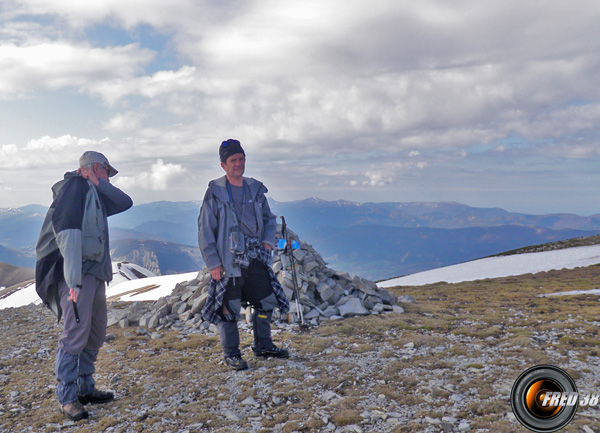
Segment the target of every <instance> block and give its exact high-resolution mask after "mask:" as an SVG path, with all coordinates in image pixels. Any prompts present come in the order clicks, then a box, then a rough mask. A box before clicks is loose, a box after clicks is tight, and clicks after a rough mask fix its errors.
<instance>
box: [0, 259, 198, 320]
mask: <svg viewBox="0 0 600 433" xmlns="http://www.w3.org/2000/svg"><path fill="white" fill-rule="evenodd" d="M112 266H113V280H112V282H111V283H110V285H109V287H108V288H107V290H106V294H107V297H108V296H110V293H111V291H112V290H115V289H117V287H119V286H120V285H121V284H123V283H125V282H134V283H135V282H137V284H138V285H140V286H144V285H146V284H147V283H145V281H146V280H149V278H161V277H156V274H155V273H153V272H151V271H149V270H147V269H144V268H142V267H141V266H138V265H135V264H133V263H128V262H113V264H112ZM196 274H197V273H194V277H195V276H196ZM173 277H175V276H173ZM179 277H181V276H179ZM164 278H166V277H164ZM190 279H192V278H190ZM179 281H183V277H182V279H180V280H179ZM173 287H174V285H173ZM119 293H120V292H119ZM159 297H160V296H159ZM156 299H158V297H157V298H156ZM134 300H139V299H134ZM41 302H42V301H41V300H40V298H39V297H38V295H37V293H36V291H35V284H29V285H28V286H24V287H22V288H21V289H19V290H17V291H15V292H14V293H12V294H11V295H9V296H7V297H5V298H3V299H0V310H3V309H4V308H16V307H21V306H23V305H28V304H31V303H33V304H36V305H37V304H40V303H41Z"/></svg>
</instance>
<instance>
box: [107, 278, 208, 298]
mask: <svg viewBox="0 0 600 433" xmlns="http://www.w3.org/2000/svg"><path fill="white" fill-rule="evenodd" d="M197 275H198V272H189V273H187V274H176V275H163V276H160V277H150V278H144V279H142V280H131V281H125V282H123V283H120V284H117V285H113V284H111V285H110V286H109V287H108V289H107V290H106V297H107V298H109V299H111V300H116V299H120V300H121V301H156V300H157V299H159V298H161V297H163V296H168V295H170V294H171V292H172V291H173V289H174V288H175V286H176V285H177V283H182V282H184V281H189V280H193V279H194V278H196V276H197ZM148 289H150V290H148Z"/></svg>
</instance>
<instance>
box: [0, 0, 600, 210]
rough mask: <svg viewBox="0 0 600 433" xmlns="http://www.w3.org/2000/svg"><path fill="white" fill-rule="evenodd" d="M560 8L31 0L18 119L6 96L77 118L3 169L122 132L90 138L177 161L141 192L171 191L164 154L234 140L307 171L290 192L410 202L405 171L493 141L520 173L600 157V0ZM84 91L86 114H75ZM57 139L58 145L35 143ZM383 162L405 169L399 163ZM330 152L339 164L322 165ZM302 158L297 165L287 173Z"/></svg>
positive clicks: (7, 155)
mask: <svg viewBox="0 0 600 433" xmlns="http://www.w3.org/2000/svg"><path fill="white" fill-rule="evenodd" d="M543 6H544V5H543V4H542V3H540V2H536V1H534V2H529V3H523V2H517V1H516V0H507V1H506V2H498V3H493V2H476V1H474V0H466V1H459V2H453V3H451V4H450V3H448V2H444V1H441V0H431V1H425V2H414V1H410V0H398V1H396V2H392V1H384V2H372V1H367V0H357V1H352V2H348V1H342V0H328V1H325V2H324V1H321V0H306V1H304V2H302V3H296V2H281V1H276V0H249V1H247V2H233V3H231V2H214V1H209V0H199V1H195V2H189V1H186V0H173V1H170V2H164V1H160V0H118V1H117V0H106V1H101V2H73V1H71V0H54V1H48V0H15V1H12V2H10V7H7V8H5V9H4V10H3V12H0V20H3V21H2V24H3V25H2V26H0V116H1V115H2V114H3V113H2V108H3V107H2V104H3V101H2V99H4V100H5V102H4V104H5V106H6V107H7V108H6V112H9V110H10V107H9V104H10V103H11V102H13V101H14V99H15V98H17V99H18V101H17V102H19V103H21V102H23V101H27V100H28V99H27V98H29V99H30V100H31V103H32V104H37V103H39V102H40V100H41V99H43V98H44V97H45V96H47V95H51V96H52V97H54V98H56V99H55V100H56V101H59V103H58V104H54V106H53V108H54V109H55V110H56V111H57V112H62V113H64V114H63V121H62V123H59V124H57V125H56V126H54V125H52V126H49V125H45V124H44V122H40V121H39V119H38V118H35V119H32V120H31V123H30V124H29V125H27V124H26V123H24V124H23V125H24V126H25V127H21V125H19V129H20V131H30V132H21V134H22V135H21V136H23V135H25V134H29V136H26V138H24V139H23V140H22V141H18V140H16V139H15V138H14V137H15V135H16V134H13V135H8V136H7V137H8V138H6V142H7V143H15V144H14V146H13V145H10V144H5V143H0V146H9V147H6V148H5V147H0V155H2V161H0V166H2V167H7V166H11V167H16V166H23V167H30V166H32V165H35V163H37V162H38V161H39V160H40V155H44V152H48V154H47V155H46V157H45V159H44V161H45V162H47V163H48V164H52V165H53V166H57V165H58V164H60V161H63V163H64V161H67V160H74V159H76V158H74V154H76V153H79V151H80V150H81V149H80V148H79V145H78V144H77V143H76V142H75V141H74V140H71V141H69V140H68V139H63V140H62V141H61V140H58V138H60V136H61V135H64V136H70V137H72V138H74V137H75V136H82V135H85V136H88V137H102V136H104V134H107V133H109V134H111V136H110V141H109V142H106V143H104V142H102V140H99V139H98V140H92V141H91V142H90V143H89V145H90V146H94V145H103V146H105V147H106V148H107V149H108V150H110V151H111V153H113V152H114V154H115V155H117V156H118V157H119V158H120V159H121V160H122V161H123V162H125V163H126V166H127V165H128V163H127V161H128V160H130V159H133V158H139V159H140V160H142V161H148V160H152V161H157V159H158V160H162V161H163V162H162V163H161V164H162V168H160V166H161V164H158V162H157V164H155V165H158V166H159V168H155V169H152V168H150V169H148V171H146V172H145V175H142V174H140V175H138V176H133V177H131V178H129V179H130V180H129V181H130V182H133V183H135V185H136V186H139V184H140V183H144V184H145V185H146V186H145V187H147V188H150V189H153V190H156V191H166V189H164V188H167V189H168V188H169V187H170V186H171V185H176V184H177V182H178V180H180V179H181V177H177V176H176V175H177V170H176V169H175V168H174V167H171V168H169V164H165V163H164V161H166V160H168V161H172V164H171V165H174V166H177V165H178V161H179V159H181V160H185V161H186V162H185V164H186V167H188V168H189V170H190V173H193V174H194V175H195V174H196V173H198V172H199V170H198V167H204V166H207V165H209V163H208V162H206V161H205V160H206V158H204V156H205V155H214V154H215V153H216V145H217V143H218V142H219V141H220V140H222V139H223V138H228V137H231V136H233V137H237V138H240V139H241V140H242V142H243V143H244V144H245V145H246V146H247V149H248V150H249V151H250V154H249V156H250V159H249V161H250V162H252V161H259V162H263V163H264V162H266V161H268V163H269V164H271V166H272V167H274V168H273V169H272V170H273V171H275V172H277V173H280V172H283V173H289V172H293V173H294V174H293V182H291V181H290V182H289V185H286V187H287V188H289V189H292V188H296V189H297V190H300V189H302V188H301V186H302V185H303V184H306V185H309V186H310V187H311V188H314V189H316V190H317V191H322V190H323V189H321V190H319V189H318V188H319V185H318V183H320V184H321V186H322V187H323V188H325V187H327V188H332V189H333V188H339V190H340V191H341V189H342V188H343V187H348V186H349V187H352V191H353V192H357V191H365V190H373V189H379V190H382V191H383V190H385V189H386V188H387V190H388V191H389V192H390V193H392V194H395V193H396V192H395V189H394V186H395V184H394V186H390V185H391V184H393V183H394V182H393V181H399V179H400V176H401V175H402V173H403V172H407V173H409V174H410V176H414V179H412V181H413V182H415V185H416V186H417V187H419V182H425V183H427V182H429V181H428V180H427V179H424V177H423V176H422V175H421V177H419V174H418V171H420V170H421V171H423V172H434V171H435V170H438V171H436V174H437V173H439V176H440V178H442V177H443V176H447V178H451V177H452V176H457V174H456V173H457V172H458V170H457V166H458V165H460V166H461V168H464V167H466V166H467V165H468V164H472V163H473V161H474V160H475V159H476V158H475V157H474V156H473V155H474V153H475V152H473V151H472V150H473V149H474V148H478V147H479V148H484V149H496V152H491V151H490V152H484V154H483V155H484V156H483V157H482V158H480V159H478V161H482V160H483V159H484V157H486V158H488V159H487V163H488V164H490V162H489V161H491V160H492V159H493V157H496V158H497V160H498V161H497V162H496V163H497V164H505V165H506V167H507V168H508V169H512V166H513V165H514V164H513V163H514V162H515V161H518V162H521V163H523V164H528V166H529V167H536V166H538V165H540V164H541V165H544V164H549V165H552V164H558V163H557V162H556V161H557V160H559V159H560V158H564V157H567V158H572V159H573V160H577V161H583V160H585V158H600V155H599V152H598V151H597V150H596V149H599V148H600V146H598V138H597V137H598V134H597V126H596V125H597V119H598V115H599V114H600V108H599V107H600V89H599V88H598V86H597V71H598V68H599V67H600V55H599V54H598V53H600V37H598V36H600V27H599V26H598V25H597V22H598V21H599V20H600V4H598V3H597V2H593V1H589V0H588V1H585V0H581V1H579V0H576V1H575V3H564V4H556V5H553V7H552V8H548V7H543ZM145 32H147V33H151V35H150V37H149V38H147V39H146V38H144V37H143V35H144V34H145ZM140 35H142V36H140ZM73 93H76V94H77V96H78V102H80V101H84V102H81V103H82V106H81V107H79V106H78V107H70V106H68V104H66V103H65V104H64V105H63V104H61V102H62V100H61V95H64V94H73ZM8 99H11V100H10V101H7V100H8ZM85 101H87V104H88V105H85V106H83V105H84V104H86V102H85ZM23 103H24V102H23ZM34 106H35V108H38V106H37V105H34ZM80 109H81V111H82V112H84V113H86V116H87V115H88V113H89V119H84V121H82V122H80V123H81V125H77V126H78V127H80V128H81V129H79V130H77V132H73V125H72V124H70V123H69V110H71V112H72V110H80ZM30 111H31V112H35V109H33V108H32V109H31V110H30ZM23 117H26V116H23ZM23 122H25V121H23ZM49 123H50V122H48V124H49ZM174 125H178V126H174ZM2 127H3V129H4V128H5V126H4V124H3V125H2ZM101 128H103V129H101ZM81 131H84V132H83V133H82V132H81ZM43 136H48V137H50V138H49V140H48V142H45V141H44V140H42V141H43V143H37V141H38V140H40V139H38V138H36V139H34V140H31V138H32V137H43ZM52 137H54V138H52ZM511 137H515V140H517V141H519V140H520V144H519V145H515V146H513V145H511V144H509V143H507V140H508V139H509V138H511ZM78 140H81V139H78ZM35 146H41V147H40V148H39V150H40V152H38V154H34V153H35V149H34V148H35ZM81 146H82V147H85V145H81ZM501 149H504V151H502V152H499V151H500V150H501ZM373 154H376V157H377V158H378V159H379V160H381V161H389V162H395V161H400V162H399V163H398V165H397V166H395V167H389V168H388V167H386V168H385V169H384V170H382V168H381V166H377V165H372V164H371V160H372V155H373ZM324 155H325V158H327V162H328V167H327V170H321V171H319V170H318V169H315V167H323V158H324ZM210 157H211V158H212V157H213V156H210ZM183 158H185V159H183ZM406 160H410V161H406ZM31 161H33V162H31ZM290 161H292V164H294V165H296V166H297V169H296V167H292V168H289V167H288V168H285V169H284V167H285V166H286V165H291V164H290ZM453 164H454V165H453ZM257 165H259V164H257ZM180 167H181V168H182V166H180ZM440 167H442V168H443V170H446V171H445V172H442V171H440ZM427 168H430V169H431V170H426V169H427ZM485 168H486V167H485V166H478V167H475V169H474V171H477V172H479V173H483V175H485V171H486V170H485ZM388 169H389V170H390V171H389V172H388V171H387V170H388ZM161 170H164V171H161ZM328 172H329V173H328ZM365 172H367V173H368V174H365V177H364V178H363V177H361V176H362V173H365ZM169 173H170V174H169ZM265 173H266V174H267V175H268V174H269V172H268V171H266V170H265ZM315 173H316V174H317V175H318V177H319V182H317V181H315V180H314V179H312V178H311V176H314V175H315ZM179 174H180V175H181V173H179ZM170 176H171V177H170ZM322 177H323V178H322ZM402 180H403V181H405V178H404V177H402ZM284 183H285V182H283V181H282V182H281V183H280V184H279V185H283V184H284ZM292 183H293V185H292ZM490 183H492V182H490ZM374 187H376V188H374ZM190 188H191V187H190ZM307 194H309V195H316V194H317V192H312V193H311V192H307ZM368 198H370V197H368ZM555 201H556V200H555Z"/></svg>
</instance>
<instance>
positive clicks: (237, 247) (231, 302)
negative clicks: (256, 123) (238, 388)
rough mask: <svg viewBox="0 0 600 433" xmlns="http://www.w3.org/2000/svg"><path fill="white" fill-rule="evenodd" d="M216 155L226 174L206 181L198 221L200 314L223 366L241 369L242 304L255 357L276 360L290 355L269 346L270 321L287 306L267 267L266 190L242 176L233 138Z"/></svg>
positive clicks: (270, 218) (271, 223)
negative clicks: (203, 293)
mask: <svg viewBox="0 0 600 433" xmlns="http://www.w3.org/2000/svg"><path fill="white" fill-rule="evenodd" d="M219 157H220V159H221V167H222V168H223V170H224V171H225V176H223V177H221V178H219V179H215V180H212V181H211V182H210V183H209V185H208V189H207V191H206V194H205V196H204V200H203V202H202V207H201V208H200V216H199V217H198V245H199V246H200V251H201V253H202V257H203V259H204V262H205V263H206V266H207V267H208V268H209V270H210V274H211V282H210V287H209V292H208V298H207V301H206V304H205V306H204V308H203V311H202V315H203V317H204V319H206V320H208V321H210V322H212V323H215V324H217V326H218V327H219V332H220V337H221V345H222V347H223V352H224V354H225V363H226V364H227V365H229V366H230V367H231V368H233V369H235V370H244V369H246V368H248V363H247V362H246V361H244V360H243V359H242V356H241V352H240V349H239V344H240V338H239V331H238V327H237V321H238V320H239V319H240V317H241V314H240V310H241V306H242V302H247V303H249V304H250V305H251V306H252V307H253V308H254V310H255V311H254V315H253V317H252V324H253V331H254V344H253V346H252V350H253V351H254V353H255V355H256V356H261V357H277V358H288V357H289V352H288V351H287V350H286V349H282V348H278V347H277V346H275V344H273V340H272V339H271V317H272V315H273V310H274V309H275V308H276V307H279V310H280V311H281V312H282V313H284V314H285V313H287V312H288V311H289V302H288V300H287V298H286V296H285V293H284V292H283V289H282V287H281V285H280V284H279V282H278V281H277V279H276V278H275V274H274V273H273V270H272V269H271V266H270V265H271V261H272V257H271V251H272V249H273V247H274V246H275V233H276V222H275V215H273V214H272V213H271V210H270V209H269V204H268V203H267V199H266V197H265V193H266V192H267V188H266V187H265V186H264V185H263V184H262V183H261V182H259V181H257V180H256V179H252V178H247V177H244V176H243V174H244V171H245V164H246V154H245V152H244V150H243V149H242V146H241V144H240V142H239V141H238V140H233V139H229V140H226V141H224V142H223V143H221V146H220V147H219Z"/></svg>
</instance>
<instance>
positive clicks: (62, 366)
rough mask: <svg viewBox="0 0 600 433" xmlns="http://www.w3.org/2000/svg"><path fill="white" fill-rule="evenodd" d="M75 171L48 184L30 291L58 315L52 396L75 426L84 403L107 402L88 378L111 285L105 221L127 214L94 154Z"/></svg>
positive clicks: (125, 199) (126, 203)
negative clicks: (47, 206)
mask: <svg viewBox="0 0 600 433" xmlns="http://www.w3.org/2000/svg"><path fill="white" fill-rule="evenodd" d="M79 167H80V168H79V169H78V170H77V171H74V172H69V173H66V174H65V176H64V179H63V180H61V181H60V182H58V183H56V184H55V185H54V186H53V187H52V192H53V198H54V201H53V202H52V205H51V206H50V209H49V210H48V213H47V215H46V219H45V220H44V223H43V225H42V230H41V233H40V238H39V240H38V243H37V247H36V255H37V261H36V267H35V280H36V290H37V293H38V295H39V296H40V298H42V301H43V302H44V304H45V305H46V306H47V307H48V308H50V309H51V310H52V312H54V314H56V316H57V318H58V321H60V319H61V317H63V316H64V330H63V332H62V333H61V335H60V337H59V341H58V350H57V352H56V363H55V370H56V380H57V381H58V386H57V388H56V394H57V396H58V402H59V403H60V408H61V412H63V413H64V414H65V415H66V416H67V417H68V418H70V419H72V420H73V421H79V420H80V419H83V418H87V417H88V412H87V411H86V410H85V409H84V407H83V405H84V404H88V403H92V404H95V403H106V402H109V401H111V400H112V399H113V398H114V396H113V394H112V393H111V392H105V391H100V390H98V389H96V387H95V385H94V379H93V377H92V375H93V374H94V372H95V367H94V363H95V361H96V357H97V355H98V350H99V349H100V347H101V346H102V344H103V343H104V338H105V336H106V323H107V317H106V292H105V290H106V287H105V283H106V282H109V281H111V280H112V263H111V260H110V251H109V246H108V221H107V217H109V216H111V215H114V214H117V213H119V212H123V211H125V210H127V209H129V208H130V207H131V206H132V205H133V202H132V201H131V198H130V197H129V196H128V195H127V194H125V193H124V192H123V191H121V190H120V189H119V188H117V187H115V186H113V185H112V184H111V183H110V181H109V177H112V176H114V175H115V174H117V170H115V169H114V168H113V167H112V166H111V165H110V164H109V162H108V159H106V157H105V156H104V155H103V154H101V153H99V152H94V151H88V152H85V153H84V154H83V155H82V156H81V158H80V159H79Z"/></svg>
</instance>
